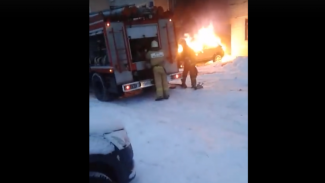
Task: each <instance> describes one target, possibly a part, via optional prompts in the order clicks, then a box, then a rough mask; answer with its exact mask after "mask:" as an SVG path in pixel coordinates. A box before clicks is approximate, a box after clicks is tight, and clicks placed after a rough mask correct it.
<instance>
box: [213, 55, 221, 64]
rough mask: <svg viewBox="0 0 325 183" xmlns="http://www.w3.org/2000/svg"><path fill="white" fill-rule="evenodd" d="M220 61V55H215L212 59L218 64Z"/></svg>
mask: <svg viewBox="0 0 325 183" xmlns="http://www.w3.org/2000/svg"><path fill="white" fill-rule="evenodd" d="M221 59H222V56H221V55H215V56H214V57H213V62H220V61H221Z"/></svg>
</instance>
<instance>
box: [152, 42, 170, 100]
mask: <svg viewBox="0 0 325 183" xmlns="http://www.w3.org/2000/svg"><path fill="white" fill-rule="evenodd" d="M146 58H147V60H149V61H150V64H151V67H152V70H153V75H154V79H155V84H156V95H157V96H156V101H160V100H163V99H168V98H169V84H168V81H167V74H166V70H165V68H164V61H165V59H166V57H165V55H164V52H163V50H162V49H161V48H159V47H158V42H157V41H155V40H153V41H152V42H151V49H150V50H149V51H148V52H147V54H146Z"/></svg>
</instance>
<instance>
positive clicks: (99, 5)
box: [89, 0, 110, 12]
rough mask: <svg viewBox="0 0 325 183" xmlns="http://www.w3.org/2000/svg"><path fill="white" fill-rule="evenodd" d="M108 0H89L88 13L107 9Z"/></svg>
mask: <svg viewBox="0 0 325 183" xmlns="http://www.w3.org/2000/svg"><path fill="white" fill-rule="evenodd" d="M109 1H110V0H89V12H97V11H101V10H106V9H109Z"/></svg>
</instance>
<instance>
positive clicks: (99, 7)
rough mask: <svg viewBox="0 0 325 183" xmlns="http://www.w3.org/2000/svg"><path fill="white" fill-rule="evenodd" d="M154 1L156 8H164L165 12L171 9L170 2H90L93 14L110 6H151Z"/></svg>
mask: <svg viewBox="0 0 325 183" xmlns="http://www.w3.org/2000/svg"><path fill="white" fill-rule="evenodd" d="M150 1H153V2H154V5H155V6H162V7H163V8H164V10H168V9H169V0H89V7H90V8H89V9H90V11H91V12H96V11H101V10H105V9H109V7H110V6H122V5H127V4H135V5H142V4H143V5H144V4H147V5H149V2H150Z"/></svg>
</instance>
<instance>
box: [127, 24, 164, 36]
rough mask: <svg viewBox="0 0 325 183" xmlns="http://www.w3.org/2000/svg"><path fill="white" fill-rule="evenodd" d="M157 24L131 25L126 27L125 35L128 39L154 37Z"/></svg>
mask: <svg viewBox="0 0 325 183" xmlns="http://www.w3.org/2000/svg"><path fill="white" fill-rule="evenodd" d="M157 31H158V29H157V25H156V24H152V25H150V24H149V25H148V24H146V25H132V27H129V28H127V29H126V32H127V35H128V37H129V38H130V39H139V38H144V37H156V36H157V35H158V33H157Z"/></svg>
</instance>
